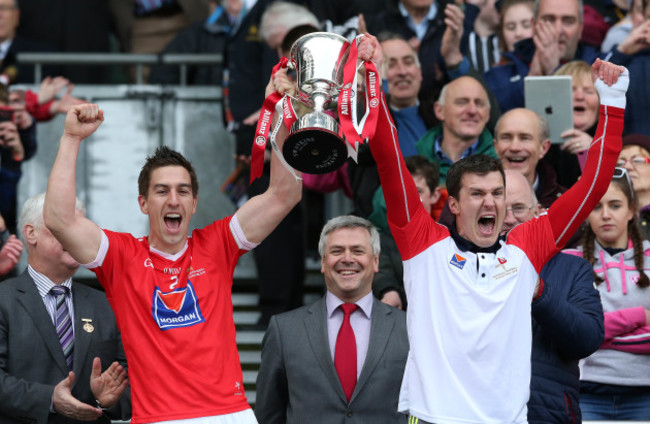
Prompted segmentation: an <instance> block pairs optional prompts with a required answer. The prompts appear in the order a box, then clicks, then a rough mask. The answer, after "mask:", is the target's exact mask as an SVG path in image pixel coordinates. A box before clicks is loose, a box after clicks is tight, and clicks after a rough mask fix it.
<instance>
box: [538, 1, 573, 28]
mask: <svg viewBox="0 0 650 424" xmlns="http://www.w3.org/2000/svg"><path fill="white" fill-rule="evenodd" d="M541 1H542V0H535V4H534V5H533V16H535V20H537V17H538V15H539V3H540V2H541ZM576 1H577V2H578V22H580V23H582V19H583V15H584V9H583V5H582V0H576Z"/></svg>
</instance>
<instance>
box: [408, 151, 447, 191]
mask: <svg viewBox="0 0 650 424" xmlns="http://www.w3.org/2000/svg"><path fill="white" fill-rule="evenodd" d="M404 162H405V163H406V169H408V170H409V172H410V173H411V175H412V176H414V177H422V178H424V181H426V183H427V187H429V190H430V191H431V193H433V191H434V190H435V189H436V187H438V184H439V183H440V171H439V169H438V164H437V163H434V162H431V161H430V160H429V159H427V158H425V157H424V156H420V155H414V156H409V157H406V158H404Z"/></svg>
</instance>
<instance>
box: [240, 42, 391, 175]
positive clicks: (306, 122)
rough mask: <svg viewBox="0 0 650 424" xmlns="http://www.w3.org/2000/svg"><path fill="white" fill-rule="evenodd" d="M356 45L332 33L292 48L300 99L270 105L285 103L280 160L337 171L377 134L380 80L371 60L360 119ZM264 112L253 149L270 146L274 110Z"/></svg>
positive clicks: (321, 170)
mask: <svg viewBox="0 0 650 424" xmlns="http://www.w3.org/2000/svg"><path fill="white" fill-rule="evenodd" d="M356 45H357V40H356V39H355V40H354V41H353V42H352V43H350V42H348V40H346V39H345V38H344V37H342V36H340V35H337V34H332V33H327V32H315V33H311V34H307V35H304V36H302V37H300V38H299V39H298V40H296V42H295V43H294V44H293V46H292V48H291V55H290V59H289V63H288V65H286V66H287V67H289V68H292V69H295V71H296V90H295V97H290V96H289V95H285V96H284V98H283V99H280V98H276V99H275V100H273V102H272V103H271V104H273V107H275V105H276V104H280V102H282V103H281V104H282V120H283V122H284V125H285V126H287V128H288V129H289V136H288V137H287V139H286V140H285V142H284V147H283V148H282V155H281V157H283V161H285V163H286V164H288V166H290V167H291V168H294V169H297V170H298V171H301V172H305V173H308V174H325V173H328V172H331V171H334V170H336V169H338V168H339V167H341V166H342V165H343V164H344V163H345V161H346V159H347V158H348V157H352V158H353V159H355V160H356V152H357V148H358V143H360V142H363V139H364V138H368V137H370V138H371V137H372V134H374V128H375V127H376V121H377V114H378V112H377V111H378V105H379V90H380V88H379V77H378V74H377V72H376V70H375V68H374V65H373V64H372V63H371V62H367V63H366V64H365V65H366V87H367V88H366V102H365V103H366V114H365V115H364V117H363V118H362V119H360V120H357V116H356V99H355V96H356V93H355V92H356V77H357V48H356ZM283 64H284V62H281V65H283ZM278 66H280V65H278ZM276 68H277V67H276ZM270 98H271V96H269V98H267V100H266V101H268V100H269V99H270ZM266 101H265V103H266ZM269 106H270V105H269ZM262 110H263V112H262V115H261V117H260V122H259V123H258V133H257V137H256V140H255V144H256V145H257V146H254V149H255V148H259V147H261V145H262V143H265V141H266V138H265V134H268V128H269V127H270V118H271V116H272V109H271V110H269V108H268V107H266V108H265V107H263V109H262ZM337 118H338V119H337ZM278 125H280V124H279V123H278ZM260 129H261V130H260ZM265 131H266V133H265ZM275 132H276V131H274V134H275ZM274 134H273V135H272V136H271V140H272V141H273V140H274ZM274 148H275V145H274ZM276 153H278V151H277V149H276ZM251 177H253V175H252V174H251Z"/></svg>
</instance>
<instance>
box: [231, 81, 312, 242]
mask: <svg viewBox="0 0 650 424" xmlns="http://www.w3.org/2000/svg"><path fill="white" fill-rule="evenodd" d="M285 74H286V70H280V71H278V72H277V73H276V74H275V75H274V76H272V77H271V80H270V81H269V84H268V85H267V87H266V96H267V97H268V96H269V95H270V94H271V93H273V91H278V92H280V93H284V92H285V91H286V90H288V89H289V88H290V86H289V85H288V84H287V81H288V80H287V79H286V75H285ZM275 115H276V116H277V112H276V114H275ZM287 135H288V133H287V130H286V128H285V127H284V125H282V128H281V129H280V131H279V132H278V134H277V137H276V143H277V145H278V147H279V148H280V150H282V146H283V145H284V140H285V139H286V138H287ZM301 196H302V183H301V182H300V181H297V180H296V178H294V176H293V175H292V174H291V173H290V172H289V170H288V169H286V168H285V167H284V165H282V163H281V162H280V159H279V158H278V156H277V155H276V154H275V153H273V154H271V179H270V183H269V188H268V189H267V190H266V191H265V192H264V193H262V194H260V195H259V196H255V197H253V198H251V199H249V200H248V201H247V202H246V203H244V205H243V206H242V207H241V208H239V209H238V210H237V213H236V215H237V219H238V221H239V225H240V226H241V228H242V231H243V232H244V235H245V236H246V239H247V240H248V241H250V242H252V243H260V242H261V241H262V240H264V239H265V238H266V236H268V235H269V234H270V233H271V232H272V231H273V230H274V229H275V227H277V226H278V224H279V223H280V222H281V221H282V220H283V219H284V217H285V216H287V214H288V213H289V212H290V211H291V209H293V207H294V206H296V205H297V204H298V202H299V201H300V198H301Z"/></svg>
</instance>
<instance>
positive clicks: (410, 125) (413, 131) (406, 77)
mask: <svg viewBox="0 0 650 424" xmlns="http://www.w3.org/2000/svg"><path fill="white" fill-rule="evenodd" d="M378 39H379V42H380V44H381V48H382V51H383V52H384V70H383V75H384V76H385V79H386V81H387V83H388V90H387V93H386V94H387V100H388V106H389V108H390V113H391V115H392V116H393V121H395V126H397V136H398V138H399V142H400V148H401V149H402V152H403V153H404V156H412V155H416V154H417V150H416V148H415V143H417V141H418V140H419V139H420V137H422V136H423V135H424V134H425V133H426V132H427V129H428V128H429V127H430V125H429V124H428V123H427V120H428V116H427V115H428V113H427V111H425V110H423V106H424V104H422V103H420V99H419V98H418V94H419V93H420V87H421V86H422V70H421V69H420V59H418V55H417V52H416V51H415V49H413V47H411V46H410V45H409V43H408V42H407V41H406V40H405V39H404V38H402V37H401V36H400V35H398V34H390V33H383V34H380V35H379V37H378Z"/></svg>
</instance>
